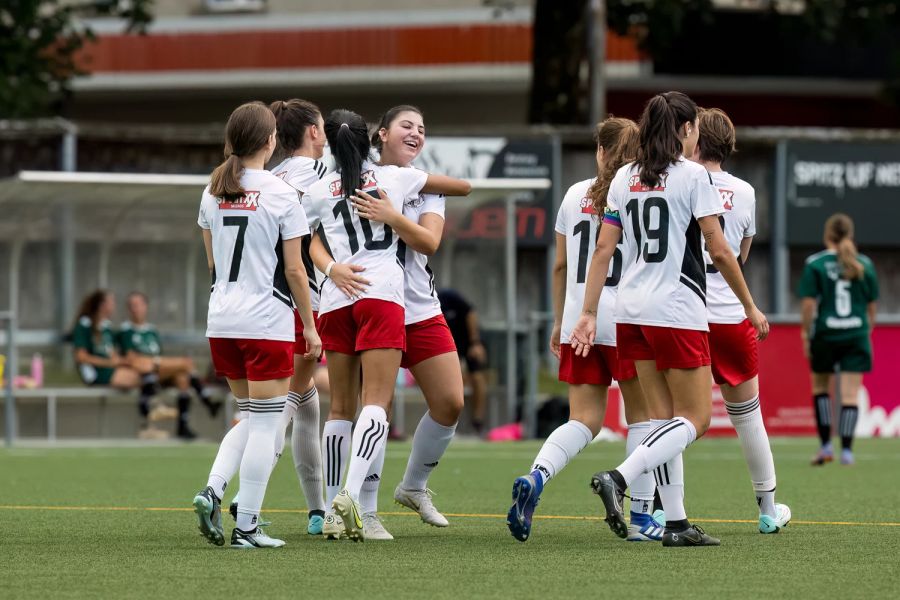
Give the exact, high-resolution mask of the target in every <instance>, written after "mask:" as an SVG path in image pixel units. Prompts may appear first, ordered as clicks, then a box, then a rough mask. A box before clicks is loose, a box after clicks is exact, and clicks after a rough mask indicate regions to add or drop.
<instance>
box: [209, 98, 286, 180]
mask: <svg viewBox="0 0 900 600" xmlns="http://www.w3.org/2000/svg"><path fill="white" fill-rule="evenodd" d="M274 131H275V115H274V114H272V111H271V110H269V107H268V106H266V105H265V104H263V103H262V102H248V103H247V104H241V105H240V106H238V107H237V108H236V109H234V112H232V113H231V116H230V117H228V123H227V124H226V125H225V162H223V163H222V164H220V165H219V166H218V167H216V170H215V171H213V172H212V175H211V176H210V183H209V193H210V194H212V195H213V196H215V197H216V198H240V197H241V196H243V195H244V188H243V187H241V174H242V173H243V171H244V167H243V165H242V164H241V157H244V156H250V155H252V154H255V153H256V152H258V151H259V150H260V148H262V147H264V146H265V145H266V142H268V141H269V136H270V135H272V133H273V132H274Z"/></svg>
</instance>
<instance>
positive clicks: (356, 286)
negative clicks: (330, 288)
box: [329, 263, 371, 299]
mask: <svg viewBox="0 0 900 600" xmlns="http://www.w3.org/2000/svg"><path fill="white" fill-rule="evenodd" d="M365 270H366V268H365V267H361V266H359V265H345V264H342V263H334V265H332V267H331V274H330V275H329V277H330V278H331V281H333V282H334V285H336V286H337V287H338V289H339V290H341V291H342V292H344V295H346V296H347V297H348V298H350V299H356V298H358V297H360V296H361V295H362V294H364V293H365V291H366V288H368V287H369V285H371V282H370V281H369V280H368V279H366V278H365V277H362V276H361V275H357V273H362V272H363V271H365Z"/></svg>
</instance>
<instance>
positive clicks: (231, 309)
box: [197, 169, 309, 342]
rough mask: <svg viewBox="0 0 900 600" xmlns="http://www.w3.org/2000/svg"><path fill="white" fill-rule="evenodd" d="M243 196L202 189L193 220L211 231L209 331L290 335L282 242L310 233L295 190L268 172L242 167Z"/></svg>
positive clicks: (273, 337) (290, 314)
mask: <svg viewBox="0 0 900 600" xmlns="http://www.w3.org/2000/svg"><path fill="white" fill-rule="evenodd" d="M241 186H242V187H243V188H244V190H246V193H245V195H244V196H242V197H240V198H236V199H233V200H225V199H223V198H215V197H213V196H212V195H211V194H210V193H209V187H207V188H206V189H205V190H204V191H203V197H202V199H201V201H200V215H199V217H198V218H197V224H198V225H200V227H202V228H203V229H208V230H209V231H210V233H211V235H212V250H213V262H214V265H215V267H214V270H213V285H212V290H211V293H210V296H209V313H208V316H207V328H206V335H207V337H221V338H241V339H256V340H279V341H288V342H292V341H294V314H293V301H292V299H291V291H290V288H289V287H288V283H287V278H286V277H285V275H284V251H283V249H282V242H283V241H284V240H290V239H294V238H298V237H302V236H304V235H308V234H309V226H308V225H307V222H306V214H305V213H304V211H303V207H302V206H301V205H300V198H299V196H298V194H297V190H295V189H294V188H292V187H291V186H290V185H288V184H287V183H285V182H284V181H282V180H281V179H279V178H278V177H276V176H275V175H273V174H272V173H270V172H269V171H263V170H258V169H244V173H243V175H242V176H241Z"/></svg>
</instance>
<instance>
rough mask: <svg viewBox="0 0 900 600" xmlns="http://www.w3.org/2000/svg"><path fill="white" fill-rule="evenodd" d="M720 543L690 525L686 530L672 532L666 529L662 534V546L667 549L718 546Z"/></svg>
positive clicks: (698, 528)
mask: <svg viewBox="0 0 900 600" xmlns="http://www.w3.org/2000/svg"><path fill="white" fill-rule="evenodd" d="M720 544H721V542H720V541H719V539H718V538H714V537H712V536H710V535H706V532H705V531H703V530H702V529H700V527H698V526H697V525H691V526H690V527H688V528H687V529H682V530H680V531H672V530H671V529H668V528H667V529H666V532H665V533H664V534H663V539H662V545H663V546H667V547H671V548H674V547H677V546H718V545H720Z"/></svg>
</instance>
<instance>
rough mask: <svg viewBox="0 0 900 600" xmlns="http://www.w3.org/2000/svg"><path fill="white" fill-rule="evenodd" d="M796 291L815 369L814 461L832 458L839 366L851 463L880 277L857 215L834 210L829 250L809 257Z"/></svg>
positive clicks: (845, 447) (841, 430) (845, 450)
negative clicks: (861, 249) (857, 235)
mask: <svg viewBox="0 0 900 600" xmlns="http://www.w3.org/2000/svg"><path fill="white" fill-rule="evenodd" d="M798 295H799V296H800V297H801V298H802V301H803V304H802V307H801V312H802V318H803V325H802V329H801V335H802V336H803V349H804V351H805V352H806V358H807V359H808V360H809V365H810V369H811V371H812V389H813V405H814V406H815V410H816V424H817V425H818V428H819V438H820V439H821V440H822V447H821V448H820V449H819V452H818V454H816V456H815V458H813V461H812V464H813V465H824V464H825V463H828V462H831V461H832V460H834V451H833V450H832V448H831V398H830V397H829V396H828V390H829V389H830V387H831V379H832V377H833V376H834V372H835V367H838V366H839V367H840V369H841V376H840V385H841V420H840V423H839V424H838V434H839V435H840V436H841V447H842V450H841V464H843V465H852V464H853V462H854V461H853V432H854V430H855V429H856V419H857V417H858V416H859V409H858V408H857V401H858V400H857V395H858V393H859V386H860V385H861V384H862V375H863V373H868V372H869V371H871V370H872V328H873V327H874V326H875V302H876V301H877V300H878V277H877V276H876V275H875V267H874V266H873V265H872V261H871V260H869V258H868V257H866V256H863V255H862V254H859V253H858V252H857V250H856V244H854V243H853V220H852V219H850V217H848V216H847V215H845V214H842V213H837V214H834V215H831V217H829V218H828V220H827V221H826V222H825V250H822V251H821V252H817V253H816V254H813V255H812V256H810V257H809V258H807V259H806V266H804V267H803V275H801V277H800V285H799V288H798Z"/></svg>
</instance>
